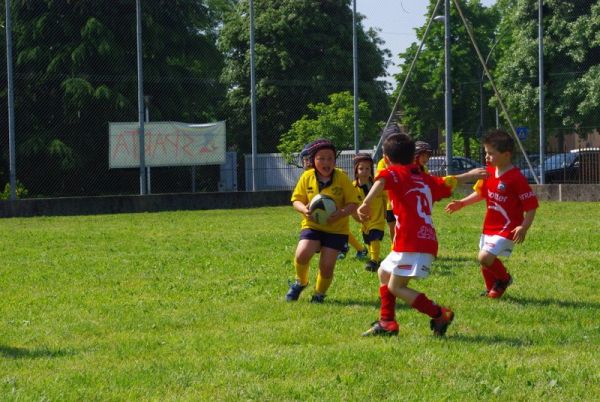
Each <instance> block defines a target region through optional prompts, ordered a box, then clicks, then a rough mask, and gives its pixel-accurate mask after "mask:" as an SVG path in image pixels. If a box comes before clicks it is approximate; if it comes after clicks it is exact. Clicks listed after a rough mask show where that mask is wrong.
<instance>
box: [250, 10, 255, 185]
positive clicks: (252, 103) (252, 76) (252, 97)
mask: <svg viewBox="0 0 600 402" xmlns="http://www.w3.org/2000/svg"><path fill="white" fill-rule="evenodd" d="M250 121H251V122H250V124H251V126H252V127H251V131H252V133H251V135H252V191H256V72H255V66H254V1H253V0H250Z"/></svg>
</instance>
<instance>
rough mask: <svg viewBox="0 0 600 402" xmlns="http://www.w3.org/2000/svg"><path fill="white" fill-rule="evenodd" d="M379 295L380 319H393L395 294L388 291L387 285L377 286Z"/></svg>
mask: <svg viewBox="0 0 600 402" xmlns="http://www.w3.org/2000/svg"><path fill="white" fill-rule="evenodd" d="M379 296H380V297H381V312H380V314H381V320H382V321H394V318H395V315H396V296H394V295H393V294H392V292H390V290H389V289H388V287H387V285H381V286H380V287H379Z"/></svg>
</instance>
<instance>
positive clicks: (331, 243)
mask: <svg viewBox="0 0 600 402" xmlns="http://www.w3.org/2000/svg"><path fill="white" fill-rule="evenodd" d="M300 240H317V241H319V242H321V247H327V248H332V249H334V250H338V251H343V250H344V247H345V246H346V244H347V243H348V235H343V234H336V233H326V232H322V231H320V230H314V229H303V230H302V231H301V232H300Z"/></svg>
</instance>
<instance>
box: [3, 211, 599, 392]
mask: <svg viewBox="0 0 600 402" xmlns="http://www.w3.org/2000/svg"><path fill="white" fill-rule="evenodd" d="M443 205H444V204H443V203H440V204H438V205H437V206H436V210H435V215H434V221H435V222H436V226H437V229H438V232H439V237H440V243H441V244H440V258H439V259H438V260H437V261H436V262H435V263H434V269H433V272H432V275H431V276H430V277H429V278H427V279H426V280H424V281H421V282H417V283H415V284H414V285H415V287H416V288H417V289H419V290H422V291H425V292H426V293H427V294H428V296H430V297H431V298H432V299H434V300H436V301H438V302H439V303H440V304H443V305H448V306H450V307H452V308H453V309H454V311H455V312H456V319H455V321H454V323H453V324H452V325H451V326H450V328H449V330H448V334H447V336H446V338H443V339H438V338H434V337H433V336H432V334H431V331H430V330H429V320H428V318H427V317H425V316H424V315H422V314H419V313H417V312H416V311H415V310H412V309H409V308H406V307H405V306H403V305H402V304H401V302H399V303H398V320H399V323H400V325H401V328H400V335H399V336H398V337H395V338H362V337H361V336H360V334H361V333H362V332H363V331H364V330H366V329H367V328H368V327H369V325H370V323H371V322H372V321H373V320H375V319H376V318H377V316H378V293H377V287H378V285H377V280H376V276H375V274H372V273H368V272H366V271H364V269H363V265H364V262H361V261H358V260H356V259H354V258H351V257H349V258H346V259H345V260H342V261H340V263H339V264H338V267H337V270H336V278H335V280H334V282H333V285H332V287H331V288H330V291H329V295H328V298H327V299H326V303H325V304H323V305H314V304H311V303H309V299H310V294H311V292H312V290H307V291H306V292H305V293H304V294H303V295H302V297H301V299H300V300H299V301H298V302H297V303H292V304H288V303H286V302H285V301H284V294H285V292H286V290H287V280H288V278H292V277H293V269H292V256H293V253H294V249H295V246H296V242H297V236H298V232H299V230H298V229H299V216H298V215H297V214H296V213H294V212H293V211H292V208H291V207H289V206H286V207H277V208H260V209H250V210H216V211H190V212H170V213H152V214H150V213H147V214H131V215H104V216H86V217H51V218H26V219H4V220H3V221H2V227H3V230H2V232H1V234H0V236H1V241H0V245H1V247H2V268H1V270H0V301H1V305H0V309H1V310H0V312H1V313H0V400H2V401H4V400H7V401H13V400H19V401H30V400H35V401H75V400H77V401H82V400H86V401H87V400H161V401H163V400H166V401H169V400H173V401H175V400H177V401H181V400H190V401H191V400H236V401H237V400H257V401H264V400H273V401H282V400H301V401H306V400H328V401H336V400H352V401H366V400H378V399H379V400H402V401H423V400H431V401H439V400H453V401H475V400H498V401H505V400H510V401H513V400H519V401H532V400H544V401H548V400H550V401H582V400H585V401H592V400H600V365H599V363H598V361H599V360H600V205H599V204H598V203H549V202H546V203H542V205H541V208H540V210H539V212H538V215H537V217H536V221H535V222H534V226H533V227H532V229H531V230H530V231H529V234H528V238H527V240H526V242H525V243H524V244H523V245H521V246H519V247H518V248H517V249H516V251H515V253H514V255H513V257H511V258H510V260H509V261H508V263H507V267H508V268H509V270H510V271H511V272H512V274H513V276H514V279H515V283H514V285H513V286H512V287H511V288H510V289H509V291H508V292H507V294H506V295H505V298H503V299H500V300H490V299H486V298H481V297H479V296H478V295H479V292H480V290H481V289H482V287H483V285H482V280H481V278H480V274H479V269H478V266H477V264H476V261H475V256H476V253H477V245H478V240H479V233H480V226H481V220H482V217H483V213H484V209H483V205H477V206H473V207H470V208H467V209H465V210H463V211H461V212H460V213H457V214H454V215H452V216H448V215H445V214H444V213H443V212H442V208H443ZM354 229H355V232H357V226H356V225H354ZM388 247H389V243H388V240H387V239H386V245H385V246H384V248H385V249H386V250H387V248H388ZM315 275H316V270H315V269H314V264H313V267H311V280H313V283H314V277H315ZM311 287H312V286H311Z"/></svg>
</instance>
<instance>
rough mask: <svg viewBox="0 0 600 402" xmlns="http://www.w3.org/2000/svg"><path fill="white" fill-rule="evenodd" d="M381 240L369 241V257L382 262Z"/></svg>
mask: <svg viewBox="0 0 600 402" xmlns="http://www.w3.org/2000/svg"><path fill="white" fill-rule="evenodd" d="M380 255H381V240H371V242H369V257H370V259H371V261H376V262H380V261H381V259H380Z"/></svg>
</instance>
